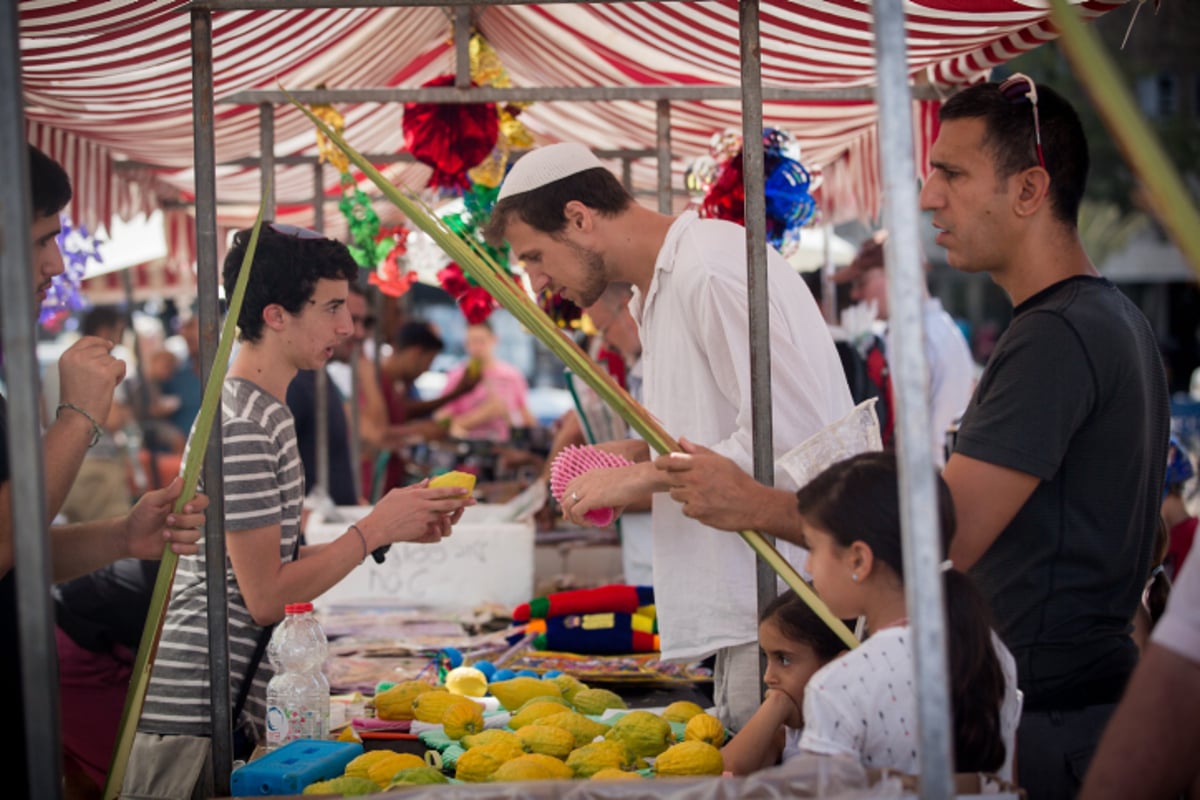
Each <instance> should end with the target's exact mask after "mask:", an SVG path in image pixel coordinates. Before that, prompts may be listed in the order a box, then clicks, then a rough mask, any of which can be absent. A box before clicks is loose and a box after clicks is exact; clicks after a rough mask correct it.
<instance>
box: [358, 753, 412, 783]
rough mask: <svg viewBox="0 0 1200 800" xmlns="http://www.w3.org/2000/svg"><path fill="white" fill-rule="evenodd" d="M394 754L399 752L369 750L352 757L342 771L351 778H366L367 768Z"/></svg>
mask: <svg viewBox="0 0 1200 800" xmlns="http://www.w3.org/2000/svg"><path fill="white" fill-rule="evenodd" d="M394 755H398V754H397V753H393V752H392V751H391V750H368V751H367V752H365V753H363V754H362V755H361V756H355V757H354V758H352V759H351V760H350V763H349V764H347V765H346V768H345V769H344V770H343V771H342V774H343V775H346V776H347V777H351V778H366V777H368V776H367V770H369V769H370V768H371V766H372V765H373V764H377V763H378V762H380V761H383V760H384V759H386V758H387V757H388V756H394ZM421 763H425V762H421Z"/></svg>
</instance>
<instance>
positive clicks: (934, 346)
mask: <svg viewBox="0 0 1200 800" xmlns="http://www.w3.org/2000/svg"><path fill="white" fill-rule="evenodd" d="M886 241H887V231H886V230H880V231H877V232H876V233H875V234H874V235H873V236H871V237H870V238H868V239H867V240H866V241H865V242H863V244H862V246H861V247H859V250H858V254H857V255H856V256H855V257H854V260H853V261H851V262H850V263H849V264H848V265H846V266H845V267H843V268H842V269H840V270H838V271H837V273H835V274H834V276H833V280H834V282H835V283H849V284H850V299H851V300H853V301H854V302H855V303H874V304H875V316H876V318H877V319H879V320H881V321H882V322H884V323H885V324H886V322H887V319H888V300H887V274H886V273H885V272H884V269H883V267H884V263H883V246H884V243H885V242H886ZM921 291H922V294H923V295H924V298H925V299H924V303H923V304H922V308H921V318H922V322H923V323H924V327H925V359H926V361H927V363H928V364H929V387H928V397H929V429H930V435H931V436H932V437H933V440H932V445H933V458H934V462H935V463H936V464H937V465H938V466H942V465H944V464H945V463H946V432H947V430H949V429H950V428H951V427H952V426H953V425H954V423H955V422H956V421H957V420H958V418H959V417H961V416H962V413H963V411H964V410H965V409H966V407H967V403H968V402H969V401H970V399H971V392H972V390H973V389H974V388H975V361H974V360H973V359H972V358H971V348H970V347H969V346H968V345H967V340H966V337H964V336H963V334H962V331H961V330H959V327H958V325H957V324H956V323H955V322H954V319H953V318H952V317H951V316H950V315H949V314H947V313H946V310H945V309H944V308H942V302H941V301H940V300H938V299H937V298H936V297H930V296H929V292H928V289H927V288H926V287H925V286H924V285H922V286H921ZM884 340H885V351H890V350H891V337H890V336H889V334H888V332H887V329H886V328H885V332H884Z"/></svg>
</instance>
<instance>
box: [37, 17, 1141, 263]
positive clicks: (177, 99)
mask: <svg viewBox="0 0 1200 800" xmlns="http://www.w3.org/2000/svg"><path fill="white" fill-rule="evenodd" d="M19 2H20V22H21V31H20V34H21V60H22V68H23V91H24V96H25V101H26V110H25V113H26V117H27V126H28V131H29V138H30V141H32V142H33V143H35V144H37V145H38V146H39V147H41V148H42V149H44V150H45V151H46V152H48V153H49V154H50V155H51V156H52V157H54V158H56V159H57V160H59V161H60V162H62V163H63V164H64V165H65V166H66V169H67V171H68V173H69V174H70V176H71V178H72V181H73V182H74V185H75V188H76V197H75V200H74V201H73V203H72V206H71V208H70V209H69V213H70V214H71V216H72V218H74V219H75V220H77V221H79V222H82V223H85V224H88V225H89V227H91V228H92V229H95V228H96V227H99V225H100V224H102V223H103V222H104V221H105V220H107V219H109V218H110V217H111V215H114V214H116V215H120V216H122V217H129V216H131V215H133V214H135V213H137V212H139V211H141V212H149V211H151V210H152V209H153V208H155V207H158V206H160V204H162V203H164V202H165V201H172V202H179V201H182V202H183V203H185V204H186V203H187V202H189V201H191V200H192V199H193V198H194V183H193V173H192V169H191V166H192V162H193V142H192V124H193V123H192V52H191V34H190V26H189V19H190V17H189V14H188V13H187V12H186V11H185V10H181V3H180V2H179V0H136V1H135V0H19ZM1072 2H1073V3H1074V4H1075V5H1076V6H1077V8H1078V10H1079V11H1080V12H1081V14H1082V15H1083V16H1084V17H1085V18H1087V19H1093V18H1095V17H1097V16H1099V15H1102V14H1104V13H1106V12H1108V11H1111V10H1112V9H1114V8H1117V7H1119V6H1121V5H1123V4H1125V2H1127V0H1072ZM285 5H286V1H285V0H281V2H280V6H285ZM905 5H906V13H907V31H908V41H907V46H908V60H909V65H910V67H909V74H910V76H911V79H912V81H913V82H914V83H915V84H928V85H932V86H934V87H937V88H939V89H947V90H949V89H952V88H953V87H955V86H959V85H963V84H968V83H971V82H975V81H978V80H981V79H984V78H985V77H986V76H987V74H988V72H989V70H991V69H992V68H993V67H995V66H997V65H999V64H1002V63H1004V62H1005V61H1007V60H1009V59H1011V58H1013V57H1014V56H1016V55H1019V54H1020V53H1022V52H1025V51H1027V50H1029V49H1031V48H1034V47H1037V46H1038V45H1040V44H1042V43H1043V42H1045V41H1048V40H1050V39H1052V38H1054V36H1055V32H1054V29H1053V27H1052V25H1051V24H1050V22H1049V19H1048V15H1049V11H1048V5H1049V2H1048V0H908V2H906V4H905ZM870 9H871V6H870V3H868V2H865V1H864V0H819V2H818V1H817V0H804V2H796V1H795V0H764V1H763V2H762V4H761V16H760V19H761V36H762V75H763V84H764V86H776V87H792V88H796V87H810V88H814V89H819V88H841V87H873V86H875V85H876V84H877V80H876V74H875V59H874V52H873V37H872V32H871V10H870ZM452 20H453V14H452V13H448V9H446V8H437V7H415V8H379V9H326V10H288V9H279V10H271V11H232V12H219V13H214V14H213V50H214V55H213V63H214V85H215V95H216V97H217V99H218V105H217V106H216V113H215V120H214V127H215V136H216V155H217V160H218V162H227V161H232V160H235V159H239V158H244V157H249V156H257V155H258V152H259V110H258V108H256V107H252V106H231V105H222V104H220V103H219V101H220V98H222V97H224V96H228V95H230V94H232V93H234V92H238V91H242V90H246V89H275V88H278V86H280V85H282V86H283V87H285V88H289V89H299V88H314V87H316V86H317V85H318V84H322V83H323V84H325V85H327V86H328V87H330V88H361V87H376V86H402V87H416V86H420V85H421V84H423V83H424V82H426V81H428V80H429V79H431V78H433V77H435V76H437V75H440V74H445V73H452V72H453V71H454V47H453V41H452V31H453V28H452ZM475 25H476V29H477V30H478V31H479V32H480V33H482V35H483V36H484V37H485V38H486V39H487V41H488V42H489V43H490V44H491V45H492V46H493V47H494V48H495V50H496V52H497V54H498V55H499V57H500V60H501V62H502V63H503V64H504V66H505V67H506V68H507V70H508V72H509V74H510V76H511V79H512V82H513V85H514V86H609V85H704V84H722V85H736V84H738V83H739V82H740V67H739V43H738V7H737V2H736V0H720V2H688V3H685V2H664V3H652V2H641V3H597V4H587V3H577V4H570V3H563V4H548V5H503V6H489V7H477V8H476V11H475ZM937 105H938V104H937V102H936V101H918V102H916V103H914V110H915V112H916V113H915V114H914V133H915V135H916V142H917V149H918V152H917V154H916V156H917V160H918V161H917V163H918V164H921V165H924V164H925V162H926V157H925V156H926V149H927V147H928V145H929V144H930V142H931V141H932V138H933V135H934V133H935V131H936V111H937ZM340 110H341V111H342V112H343V114H344V115H345V120H346V126H345V131H346V136H347V139H348V140H349V141H350V142H351V143H352V144H353V145H354V146H355V147H357V148H358V149H359V150H360V151H362V152H365V153H394V152H398V151H400V150H402V149H403V147H404V144H403V135H402V133H401V127H400V121H401V113H402V110H401V107H400V106H399V105H396V104H391V105H386V104H378V103H376V104H345V105H343V106H340ZM763 114H764V119H765V123H766V124H767V125H768V126H773V127H777V128H781V129H783V130H786V131H787V132H789V133H791V134H792V135H793V136H794V137H795V138H796V139H797V140H798V142H799V143H800V147H801V160H802V161H803V163H804V164H805V165H806V166H808V167H810V168H812V167H819V168H820V169H821V170H822V171H823V174H824V184H823V186H822V196H821V203H822V213H823V215H824V217H825V219H826V220H827V221H828V220H833V221H842V220H846V219H854V218H857V219H864V220H869V219H874V218H877V215H878V211H879V206H880V187H879V174H878V163H877V162H878V149H879V141H878V135H879V134H878V125H877V122H878V109H877V107H876V105H875V104H874V103H873V102H869V101H829V100H826V101H818V100H812V101H804V102H767V103H764V105H763ZM740 118H741V109H740V104H739V103H737V102H673V103H672V104H671V150H672V154H673V163H672V173H673V185H674V186H681V185H682V178H683V174H684V171H685V169H686V168H687V166H688V164H689V163H690V162H691V160H692V159H694V158H695V157H697V156H700V155H703V154H706V153H707V152H708V148H709V142H710V139H711V137H712V135H713V134H714V133H718V132H720V131H722V130H725V129H727V128H735V129H738V130H740V125H741V123H740ZM520 119H521V120H522V121H523V122H524V123H525V125H526V126H527V127H528V128H529V129H530V130H531V131H532V132H533V133H534V135H535V138H536V139H537V141H538V142H539V143H549V142H555V141H567V140H573V141H581V142H584V143H587V144H588V145H591V146H593V147H595V148H646V147H653V146H654V144H655V130H656V117H655V104H654V103H653V102H629V101H621V102H595V103H582V102H542V103H534V104H532V105H531V106H529V107H528V108H527V109H526V110H525V111H524V112H523V113H522V115H521V117H520ZM316 152H317V150H316V143H315V139H314V135H313V129H312V126H311V125H310V123H309V122H308V121H307V120H306V119H305V118H303V116H302V115H301V114H300V113H299V112H298V111H296V110H295V109H292V108H282V107H281V108H277V110H276V114H275V153H276V155H277V156H285V155H298V154H309V155H315V154H316ZM120 162H137V164H139V165H141V166H139V167H136V168H131V167H129V166H128V165H122V164H121V163H120ZM922 168H923V167H922ZM656 170H657V168H656V165H655V163H654V161H653V160H652V159H647V160H642V161H638V162H635V164H634V165H633V167H632V178H633V181H634V185H635V187H636V188H640V189H642V190H646V191H652V190H653V188H654V187H655V185H656V175H657V171H656ZM387 174H388V175H389V177H390V178H392V179H393V180H395V181H396V182H398V183H404V184H406V185H408V186H409V187H412V188H420V187H423V186H424V185H425V182H426V180H427V178H428V175H429V170H428V168H427V167H425V166H423V165H419V164H407V165H401V164H395V165H391V166H389V167H388V168H387ZM358 177H360V178H361V176H358ZM323 181H324V188H325V192H326V195H327V196H328V198H330V200H331V202H330V203H329V204H328V205H327V206H326V230H327V231H328V232H329V233H330V234H331V235H340V234H341V233H343V232H344V230H345V225H344V220H343V219H342V218H341V215H340V214H339V213H338V212H337V210H336V198H338V197H339V196H340V190H339V186H338V176H337V175H336V172H335V170H333V169H328V168H327V169H325V170H324V178H323ZM313 183H314V178H313V173H312V169H311V168H310V167H306V166H280V167H278V168H277V171H276V186H277V193H276V196H277V198H278V200H277V214H276V217H277V218H279V219H284V220H287V221H289V222H293V223H297V224H306V225H309V224H312V219H313V210H312V207H311V196H312V193H313ZM260 194H261V189H260V178H259V174H258V169H257V168H256V167H237V166H221V167H219V168H218V181H217V198H218V203H219V209H218V221H219V224H220V225H222V226H225V227H231V226H239V227H240V226H244V225H248V224H249V223H250V222H251V221H252V220H253V216H254V212H255V209H256V208H257V205H258V201H259V198H260ZM380 211H381V213H382V214H385V215H386V216H388V217H392V218H394V217H395V213H394V212H393V211H391V209H384V208H383V207H382V206H380ZM174 238H176V239H178V238H180V237H174ZM189 257H190V252H189V254H187V255H185V256H182V257H181V260H188V259H189Z"/></svg>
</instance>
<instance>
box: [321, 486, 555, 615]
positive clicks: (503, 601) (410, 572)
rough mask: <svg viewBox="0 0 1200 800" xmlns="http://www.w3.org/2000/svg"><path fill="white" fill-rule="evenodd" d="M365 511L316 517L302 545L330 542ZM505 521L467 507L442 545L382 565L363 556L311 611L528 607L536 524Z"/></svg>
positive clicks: (402, 549) (391, 557)
mask: <svg viewBox="0 0 1200 800" xmlns="http://www.w3.org/2000/svg"><path fill="white" fill-rule="evenodd" d="M369 511H370V508H369V507H367V506H337V507H335V508H332V509H329V510H327V511H326V512H325V513H321V512H316V511H314V512H313V514H312V516H311V517H310V518H309V520H308V524H307V526H306V528H305V538H306V540H307V541H308V543H309V544H320V543H323V542H329V541H332V540H334V539H336V538H337V537H339V536H341V535H342V534H343V533H345V532H346V527H347V526H348V525H349V524H350V523H351V522H354V521H357V520H359V519H361V518H362V517H364V516H366V514H367V513H368V512H369ZM510 514H511V509H508V508H506V507H505V506H503V505H499V504H489V503H479V504H478V505H474V506H469V507H468V508H467V509H466V511H465V512H464V513H463V517H462V519H460V520H459V521H458V524H457V525H455V526H454V529H453V533H452V534H451V535H450V536H449V537H447V538H446V539H443V540H442V541H441V542H439V543H437V544H410V543H407V542H405V543H399V544H393V545H392V547H391V549H390V550H389V551H388V553H387V557H386V558H385V560H384V562H383V563H382V564H378V563H376V562H375V559H373V558H370V557H368V558H367V559H366V561H364V562H363V563H362V564H360V565H359V566H357V567H355V568H354V570H353V571H352V572H350V574H348V575H347V576H346V577H345V578H343V579H342V580H341V581H339V582H338V583H337V584H336V585H335V586H333V587H332V588H331V589H329V591H327V592H325V593H324V594H323V595H321V596H320V597H318V598H317V599H316V600H314V601H313V605H314V606H315V607H317V608H318V609H320V608H329V607H332V606H346V605H363V606H372V607H389V606H395V607H403V608H435V609H448V610H469V609H472V608H475V607H477V606H479V605H481V604H485V603H499V604H500V605H503V606H517V605H519V604H521V603H525V602H528V600H529V598H530V597H532V596H533V541H534V524H533V521H532V520H529V521H526V522H513V521H511V520H510V519H509V518H508V517H509V516H510Z"/></svg>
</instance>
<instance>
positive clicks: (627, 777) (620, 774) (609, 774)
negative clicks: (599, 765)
mask: <svg viewBox="0 0 1200 800" xmlns="http://www.w3.org/2000/svg"><path fill="white" fill-rule="evenodd" d="M590 780H593V781H640V780H642V776H641V775H638V774H637V773H636V772H627V771H625V770H623V769H617V768H616V767H605V768H604V769H602V770H600V771H599V772H597V773H595V774H593V775H592V777H591V778H590Z"/></svg>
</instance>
